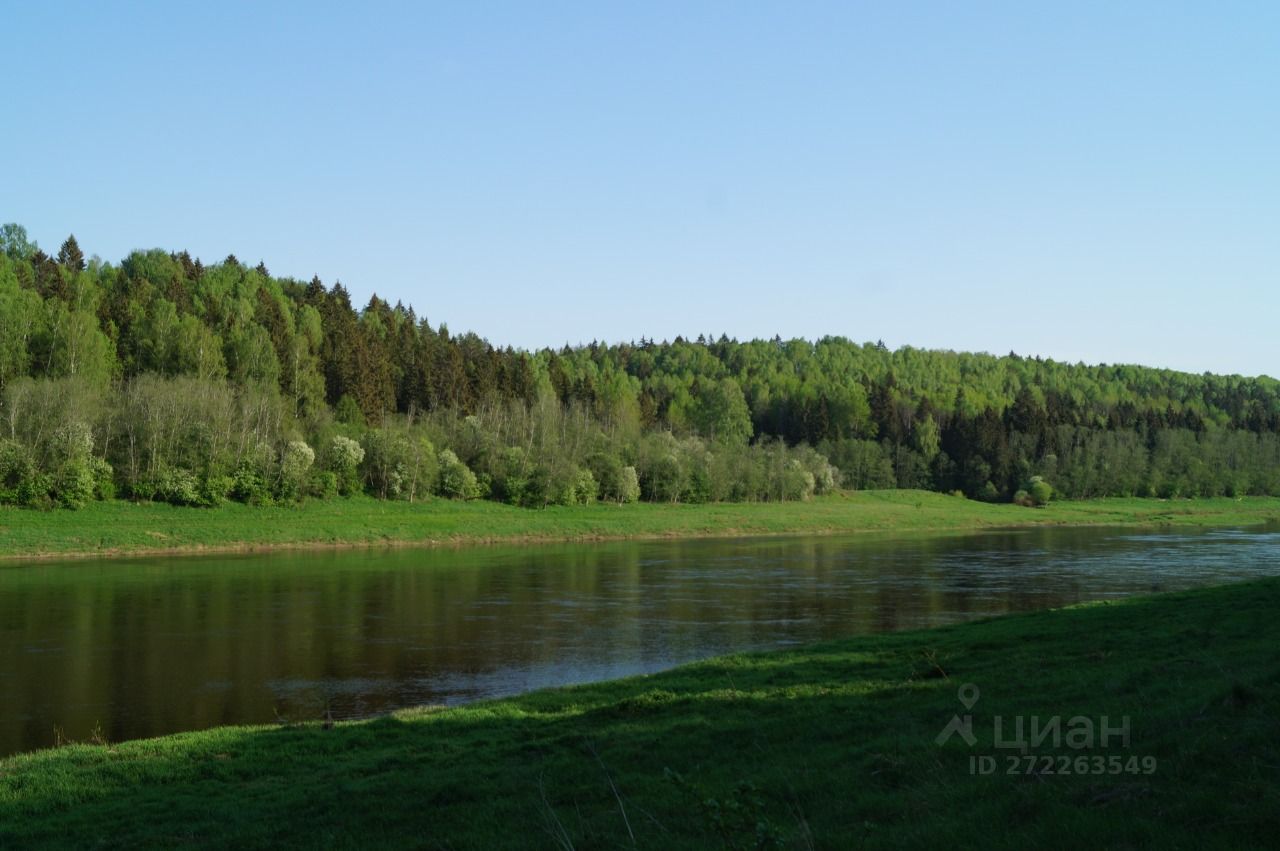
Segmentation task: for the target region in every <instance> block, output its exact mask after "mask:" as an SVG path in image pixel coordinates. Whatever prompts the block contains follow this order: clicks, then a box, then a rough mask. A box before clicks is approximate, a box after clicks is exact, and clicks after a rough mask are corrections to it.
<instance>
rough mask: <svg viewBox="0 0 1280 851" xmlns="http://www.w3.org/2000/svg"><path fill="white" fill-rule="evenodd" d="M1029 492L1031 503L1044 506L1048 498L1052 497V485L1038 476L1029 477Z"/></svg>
mask: <svg viewBox="0 0 1280 851" xmlns="http://www.w3.org/2000/svg"><path fill="white" fill-rule="evenodd" d="M1028 490H1029V491H1030V494H1031V502H1032V504H1034V505H1036V506H1037V507H1039V506H1045V505H1048V504H1049V500H1050V499H1052V498H1053V486H1052V485H1050V484H1049V483H1048V482H1046V481H1045V480H1044V479H1042V478H1040V477H1039V476H1034V477H1032V479H1031V487H1030V488H1029V489H1028Z"/></svg>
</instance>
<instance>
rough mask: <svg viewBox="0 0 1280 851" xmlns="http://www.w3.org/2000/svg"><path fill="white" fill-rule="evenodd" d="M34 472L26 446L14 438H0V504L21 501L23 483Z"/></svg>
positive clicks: (12, 503) (11, 503) (13, 503)
mask: <svg viewBox="0 0 1280 851" xmlns="http://www.w3.org/2000/svg"><path fill="white" fill-rule="evenodd" d="M34 472H35V469H34V468H33V467H32V464H31V456H30V454H29V453H28V452H27V449H26V447H24V446H23V445H22V444H20V443H16V442H14V441H12V440H0V504H5V505H16V504H18V503H20V502H21V501H22V500H21V498H20V496H19V490H20V488H21V486H22V483H23V481H25V480H26V479H28V478H29V477H30V476H31V475H32V474H33V473H34Z"/></svg>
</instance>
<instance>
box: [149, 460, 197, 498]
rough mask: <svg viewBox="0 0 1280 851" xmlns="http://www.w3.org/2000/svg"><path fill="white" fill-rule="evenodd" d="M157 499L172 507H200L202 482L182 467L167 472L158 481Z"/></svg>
mask: <svg viewBox="0 0 1280 851" xmlns="http://www.w3.org/2000/svg"><path fill="white" fill-rule="evenodd" d="M156 497H157V498H158V499H161V500H163V501H164V502H167V503H170V504H171V505H200V504H201V502H202V500H201V497H200V480H199V479H197V478H196V474H195V473H193V472H191V471H190V470H184V469H182V468H181V467H173V468H171V469H168V470H165V471H164V472H163V473H161V474H160V478H159V479H157V480H156Z"/></svg>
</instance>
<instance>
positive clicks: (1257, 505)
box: [0, 491, 1280, 558]
mask: <svg viewBox="0 0 1280 851" xmlns="http://www.w3.org/2000/svg"><path fill="white" fill-rule="evenodd" d="M1277 518H1280V499H1275V498H1250V499H1244V500H1234V499H1208V500H1196V501H1180V502H1166V501H1162V500H1147V499H1106V500H1090V501H1081V502H1060V503H1056V504H1054V505H1052V506H1050V507H1049V508H1047V509H1041V510H1034V509H1027V508H1019V507H1017V506H1013V505H988V504H986V503H981V502H973V501H970V500H965V499H959V498H956V497H950V496H944V495H942V494H936V493H927V492H923V491H871V492H861V493H853V494H847V495H840V496H831V497H824V498H820V499H816V500H813V501H811V502H806V503H783V504H778V503H755V504H717V505H652V504H639V505H627V506H618V505H593V506H588V507H580V508H549V509H546V510H545V511H530V510H527V509H520V508H512V507H510V506H506V505H500V504H497V503H492V502H470V503H459V502H448V501H443V500H438V501H432V502H426V503H417V504H413V505H410V504H408V503H402V502H379V501H376V500H371V499H364V498H361V499H353V500H335V501H332V502H312V503H308V504H306V505H303V506H300V507H295V508H250V507H246V506H243V505H237V504H231V505H227V506H224V507H222V508H217V509H193V508H174V507H172V506H168V505H134V504H132V503H128V502H123V501H116V502H109V503H95V504H93V505H90V506H89V507H87V508H85V509H83V510H81V511H52V512H37V511H26V510H21V509H14V508H0V558H5V557H23V556H33V555H53V554H64V555H83V554H112V553H121V552H146V551H152V552H166V551H168V552H182V551H201V550H202V551H210V550H218V549H242V548H249V547H264V548H266V547H282V546H309V545H321V546H323V545H345V544H351V545H362V544H401V543H404V544H410V543H433V542H445V543H467V542H492V541H501V540H507V541H519V540H587V539H603V538H640V537H664V536H704V535H729V534H777V533H786V532H810V533H818V532H854V531H869V530H895V531H917V530H920V531H923V530H945V529H973V528H979V527H983V526H1013V525H1031V524H1056V523H1057V524H1066V523H1082V524H1083V523H1089V524H1110V523H1114V524H1135V523H1137V524H1150V525H1162V524H1203V525H1213V524H1217V525H1226V524H1236V525H1240V524H1248V523H1261V522H1263V521H1266V520H1274V519H1277Z"/></svg>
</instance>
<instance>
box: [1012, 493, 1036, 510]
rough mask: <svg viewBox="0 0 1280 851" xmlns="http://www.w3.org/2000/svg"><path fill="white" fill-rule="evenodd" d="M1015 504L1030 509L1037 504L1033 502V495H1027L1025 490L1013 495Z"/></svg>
mask: <svg viewBox="0 0 1280 851" xmlns="http://www.w3.org/2000/svg"><path fill="white" fill-rule="evenodd" d="M1013 504H1014V505H1021V506H1022V507H1023V508H1030V507H1031V506H1033V505H1035V503H1033V502H1032V501H1031V494H1029V493H1027V492H1026V491H1025V490H1020V491H1018V492H1017V493H1015V494H1014V495H1013Z"/></svg>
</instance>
